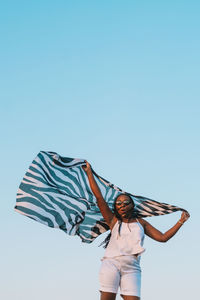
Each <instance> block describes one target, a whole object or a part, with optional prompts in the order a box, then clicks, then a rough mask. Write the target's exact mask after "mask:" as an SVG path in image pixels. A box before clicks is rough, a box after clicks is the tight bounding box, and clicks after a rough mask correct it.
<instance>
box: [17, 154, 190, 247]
mask: <svg viewBox="0 0 200 300" xmlns="http://www.w3.org/2000/svg"><path fill="white" fill-rule="evenodd" d="M82 165H84V159H73V158H66V157H62V156H60V155H59V154H57V153H55V152H46V151H41V152H40V153H39V154H38V155H37V157H36V158H35V159H34V160H33V162H32V164H31V165H30V167H29V169H28V171H27V172H26V174H25V176H24V178H23V180H22V182H21V184H20V186H19V190H18V193H17V203H16V205H15V211H17V212H19V213H21V214H23V215H25V216H27V217H29V218H32V219H34V220H36V221H38V222H41V223H43V224H45V225H47V226H50V227H53V228H60V229H61V230H63V231H64V232H66V233H67V234H69V235H78V236H79V237H80V238H81V240H82V241H83V242H86V243H91V242H92V241H93V240H94V239H95V238H96V237H98V236H99V235H100V234H102V233H103V232H105V231H107V230H108V229H109V228H108V226H107V224H106V223H105V221H104V219H103V217H102V215H101V213H100V210H99V208H98V206H97V204H96V199H95V197H94V195H93V193H92V191H91V189H90V186H89V182H88V178H87V175H86V174H85V172H84V171H83V169H82V167H81V166H82ZM93 173H94V176H95V180H96V182H97V184H98V186H99V188H100V190H101V193H102V195H103V197H104V199H105V200H106V201H107V203H108V205H109V207H110V208H111V209H112V207H113V202H114V199H115V198H116V197H117V196H118V194H120V193H126V192H125V191H122V190H121V189H120V188H118V187H116V186H115V185H113V184H111V183H110V182H108V181H107V180H105V179H104V178H102V177H100V176H99V175H97V174H96V173H95V172H94V170H93ZM127 194H129V195H130V196H131V197H132V199H133V201H134V203H135V210H136V214H137V217H150V216H158V215H164V214H169V213H172V212H175V211H177V210H182V211H185V210H184V209H182V208H179V207H177V206H173V205H169V204H166V203H160V202H157V201H154V200H151V199H148V198H145V197H142V196H136V195H132V194H130V193H127Z"/></svg>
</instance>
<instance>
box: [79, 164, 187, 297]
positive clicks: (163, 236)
mask: <svg viewBox="0 0 200 300" xmlns="http://www.w3.org/2000/svg"><path fill="white" fill-rule="evenodd" d="M85 163H86V165H85V166H83V169H84V171H85V172H86V174H87V176H88V180H89V183H90V187H91V189H92V192H93V193H94V195H95V197H96V199H97V205H98V207H99V209H100V211H101V214H102V216H103V218H104V220H105V221H106V223H107V224H108V226H109V228H110V230H112V228H113V227H114V225H115V223H116V222H117V218H116V216H115V214H114V213H113V212H112V210H111V209H110V208H109V206H108V205H107V203H106V201H105V200H104V198H103V196H102V194H101V191H100V189H99V187H98V185H97V183H96V181H95V179H94V176H93V174H92V170H91V166H90V164H89V163H88V162H87V161H85ZM128 201H130V197H129V196H128V195H123V194H122V195H119V196H118V197H117V201H116V209H117V212H118V213H119V215H120V217H121V220H122V222H125V223H128V222H130V223H132V222H137V220H136V219H135V218H134V217H131V214H132V211H133V209H134V203H133V201H130V203H129V204H127V202H128ZM189 217H190V215H189V213H187V212H182V214H181V218H180V220H179V221H178V222H177V223H176V224H175V225H174V226H173V227H171V228H170V229H169V230H167V231H166V232H165V233H162V232H161V231H159V230H158V229H156V228H155V227H153V226H152V225H151V224H150V223H149V222H147V221H146V220H144V219H142V218H140V219H138V221H139V222H140V224H141V225H142V226H143V228H144V232H145V234H146V235H148V236H149V237H150V238H152V239H153V240H155V241H158V242H162V243H163V242H167V241H168V240H169V239H170V238H172V237H173V236H174V235H175V234H176V233H177V231H178V230H179V229H180V227H181V226H182V225H183V223H184V222H185V221H187V219H188V218H189ZM121 296H122V298H123V299H124V300H140V298H139V297H136V296H127V295H121ZM115 299H116V294H114V293H108V292H101V300H115Z"/></svg>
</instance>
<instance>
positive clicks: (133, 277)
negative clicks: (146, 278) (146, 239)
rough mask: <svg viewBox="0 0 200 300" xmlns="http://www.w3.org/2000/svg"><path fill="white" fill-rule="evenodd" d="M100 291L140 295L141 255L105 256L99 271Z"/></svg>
mask: <svg viewBox="0 0 200 300" xmlns="http://www.w3.org/2000/svg"><path fill="white" fill-rule="evenodd" d="M99 280H100V291H101V292H110V293H115V294H116V293H117V291H118V288H119V286H120V294H121V295H129V296H137V297H140V289H141V268H140V256H138V257H136V256H134V255H130V256H118V257H115V258H103V260H102V265H101V268H100V272H99Z"/></svg>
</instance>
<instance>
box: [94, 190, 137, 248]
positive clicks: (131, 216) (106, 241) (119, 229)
mask: <svg viewBox="0 0 200 300" xmlns="http://www.w3.org/2000/svg"><path fill="white" fill-rule="evenodd" d="M122 195H124V196H128V197H129V198H130V200H131V201H132V203H133V206H135V203H134V201H133V199H132V198H131V196H130V195H129V194H128V193H127V194H125V193H121V194H119V195H118V196H117V197H116V198H115V201H114V203H113V212H114V214H115V217H116V218H117V219H118V223H119V228H118V231H119V235H120V232H121V226H122V219H121V216H120V214H119V213H118V211H117V208H116V201H117V199H118V198H119V196H122ZM133 217H136V213H135V211H134V210H133V211H132V213H131V214H130V216H129V217H128V219H131V218H133ZM110 238H111V232H110V233H109V234H108V235H107V237H106V238H105V240H104V241H103V242H102V243H101V244H100V245H99V247H100V246H103V248H107V246H108V244H109V242H110Z"/></svg>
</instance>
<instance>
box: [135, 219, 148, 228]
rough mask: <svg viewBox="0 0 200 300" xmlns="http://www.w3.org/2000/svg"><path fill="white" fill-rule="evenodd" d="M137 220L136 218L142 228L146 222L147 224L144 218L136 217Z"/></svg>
mask: <svg viewBox="0 0 200 300" xmlns="http://www.w3.org/2000/svg"><path fill="white" fill-rule="evenodd" d="M137 220H138V222H139V223H140V224H141V225H142V226H143V228H145V226H146V225H147V224H149V223H148V222H147V221H146V220H144V219H142V218H138V219H137Z"/></svg>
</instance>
